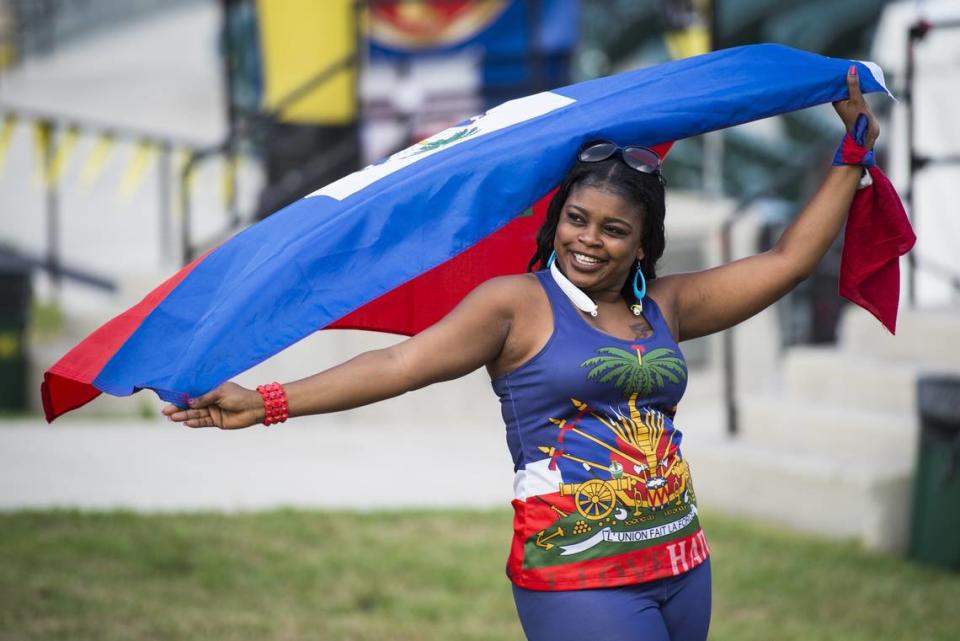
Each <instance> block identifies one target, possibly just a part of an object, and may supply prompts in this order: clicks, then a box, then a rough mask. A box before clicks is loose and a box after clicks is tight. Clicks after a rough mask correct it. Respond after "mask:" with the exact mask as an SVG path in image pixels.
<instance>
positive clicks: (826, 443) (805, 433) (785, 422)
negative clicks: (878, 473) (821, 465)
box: [738, 394, 917, 464]
mask: <svg viewBox="0 0 960 641" xmlns="http://www.w3.org/2000/svg"><path fill="white" fill-rule="evenodd" d="M738 408H739V412H740V422H739V429H740V434H739V435H740V436H741V437H742V438H743V440H745V441H747V442H749V443H751V444H756V445H760V446H764V447H768V448H770V449H774V450H778V451H783V452H793V453H797V454H803V455H811V456H816V457H820V458H829V459H831V460H834V461H837V462H838V463H843V464H845V463H847V462H860V461H864V460H867V459H869V458H870V457H873V458H876V459H882V460H884V461H889V460H892V459H904V460H910V461H912V460H913V458H914V455H915V454H916V446H917V419H916V417H915V416H914V415H913V414H911V413H908V412H903V411H896V412H894V411H878V410H869V409H861V408H859V407H851V406H847V405H843V404H841V403H836V404H829V403H823V402H818V401H815V400H808V399H803V398H799V397H797V396H794V395H792V394H786V395H784V396H782V397H777V396H745V397H742V398H741V399H740V403H739V406H738Z"/></svg>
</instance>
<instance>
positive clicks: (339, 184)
mask: <svg viewBox="0 0 960 641" xmlns="http://www.w3.org/2000/svg"><path fill="white" fill-rule="evenodd" d="M849 65H850V61H848V60H840V59H833V58H826V57H823V56H819V55H815V54H811V53H806V52H803V51H798V50H795V49H791V48H788V47H783V46H779V45H752V46H747V47H738V48H734V49H727V50H723V51H717V52H714V53H709V54H706V55H703V56H697V57H694V58H687V59H684V60H678V61H674V62H670V63H666V64H662V65H657V66H654V67H649V68H646V69H640V70H637V71H630V72H626V73H621V74H618V75H614V76H610V77H606V78H600V79H596V80H590V81H587V82H582V83H579V84H575V85H570V86H568V87H563V88H561V89H556V90H553V91H548V92H543V93H539V94H535V95H532V96H528V97H526V98H520V99H518V100H513V101H510V102H507V103H504V104H502V105H500V106H498V107H495V108H493V109H491V110H489V111H488V112H487V113H485V114H483V115H481V116H477V117H475V118H471V119H470V120H468V121H465V122H463V123H460V124H459V125H457V126H455V127H451V128H450V129H447V130H446V131H443V132H441V133H439V134H437V135H435V136H433V137H431V138H428V139H427V140H424V141H422V142H420V143H418V144H416V145H414V146H412V147H410V148H408V149H405V150H403V151H401V152H399V153H397V154H395V155H393V156H391V157H390V158H387V159H386V160H384V161H382V162H380V163H378V164H374V165H371V166H369V167H366V168H365V169H363V170H361V171H358V172H356V173H353V174H351V175H349V176H346V177H345V178H342V179H341V180H338V181H336V182H334V183H332V184H330V185H327V186H326V187H323V188H322V189H319V190H318V191H316V192H314V193H312V194H310V195H309V196H306V197H305V198H303V199H301V200H299V201H298V202H296V203H293V204H292V205H289V206H288V207H286V208H284V209H282V210H280V211H279V212H277V213H276V214H274V215H272V216H270V217H269V218H267V219H266V220H263V221H262V222H260V223H258V224H256V225H254V226H252V227H249V228H247V229H245V230H244V231H242V232H240V233H238V234H237V235H236V236H235V237H233V238H232V239H230V240H229V241H227V242H225V243H223V244H222V245H220V246H218V247H216V248H214V249H212V250H210V251H209V252H208V253H207V254H206V255H204V256H202V257H201V258H198V259H197V260H195V261H194V262H193V263H191V264H190V265H187V266H186V267H184V268H183V269H182V270H181V271H180V272H178V273H177V274H175V275H174V276H173V277H172V278H170V279H169V280H168V281H166V282H165V283H163V284H162V285H160V286H159V287H158V288H157V289H155V290H154V291H153V292H151V293H150V294H148V295H147V296H146V298H144V299H143V300H142V301H141V302H140V303H138V304H137V305H135V306H134V307H132V308H131V309H130V310H128V311H127V312H124V313H123V314H121V315H120V316H118V317H116V318H114V319H113V320H111V321H110V322H108V323H107V324H106V325H104V326H103V327H101V328H100V329H98V330H96V331H95V332H94V333H93V334H91V335H90V336H89V337H88V338H87V339H85V340H84V341H83V342H81V343H80V344H79V345H77V346H76V347H75V348H74V349H72V350H71V351H70V352H69V353H68V354H67V355H66V356H64V357H63V358H62V359H61V360H60V361H58V362H57V363H56V364H55V365H53V367H51V368H50V370H48V371H47V372H46V373H45V374H44V382H43V385H42V388H41V389H42V396H43V404H44V411H45V413H46V417H47V420H50V421H52V420H53V419H54V418H56V417H57V416H59V415H60V414H63V413H64V412H67V411H69V410H71V409H74V408H77V407H79V406H81V405H83V404H85V403H87V402H89V401H90V400H92V399H93V398H95V397H96V396H98V395H99V394H100V393H101V392H106V393H108V394H113V395H116V396H124V395H129V394H132V393H134V392H136V391H138V390H141V389H152V390H154V391H155V392H156V393H157V395H158V396H160V398H162V399H164V400H166V401H170V402H173V403H178V404H181V405H182V404H183V403H184V402H185V400H186V398H188V397H193V396H197V395H200V394H203V393H205V392H207V391H209V390H210V389H212V388H214V387H216V386H217V385H219V384H220V383H222V382H224V381H226V380H228V379H229V378H231V377H233V376H235V375H237V374H239V373H240V372H243V371H244V370H246V369H248V368H250V367H252V366H253V365H255V364H257V363H259V362H261V361H263V360H265V359H266V358H268V357H270V356H271V355H273V354H276V353H277V352H279V351H281V350H283V349H284V348H286V347H288V346H290V345H292V344H293V343H295V342H297V341H299V340H300V339H302V338H304V337H305V336H307V335H309V334H311V333H313V332H315V331H317V330H319V329H329V328H357V329H373V330H378V331H387V332H396V333H400V334H413V333H415V332H417V331H419V330H421V329H423V328H425V327H426V326H428V325H430V324H431V323H433V322H435V321H436V320H438V319H439V318H440V317H442V316H443V315H444V314H445V313H446V312H447V311H449V310H450V309H451V308H452V307H453V306H454V305H456V303H457V302H458V301H459V300H460V299H461V298H462V297H463V295H465V294H466V293H467V292H468V291H470V290H471V289H472V288H473V287H475V286H476V285H477V284H479V283H480V282H482V281H483V280H486V279H488V278H490V277H492V276H496V275H501V274H509V273H519V272H522V271H524V270H525V269H526V264H527V261H528V259H529V257H530V256H531V255H532V253H533V250H534V247H535V244H534V241H533V238H534V235H535V232H536V229H537V228H538V227H539V225H540V222H541V220H542V217H543V210H544V203H543V199H544V197H545V196H546V195H547V194H549V192H550V191H551V190H553V189H554V188H555V186H556V185H557V184H558V183H559V182H560V180H561V179H562V177H563V176H564V174H565V173H566V171H567V170H568V169H569V168H570V167H571V165H572V163H573V160H574V157H575V155H576V152H577V150H578V149H579V147H580V146H581V145H582V144H583V143H584V142H586V141H589V140H592V139H598V138H603V139H609V140H613V141H617V142H620V143H621V144H624V143H633V144H641V145H647V146H654V145H666V144H669V143H670V142H671V141H674V140H678V139H680V138H686V137H689V136H696V135H699V134H702V133H705V132H708V131H712V130H715V129H722V128H724V127H730V126H733V125H737V124H740V123H744V122H749V121H752V120H757V119H759V118H766V117H768V116H773V115H776V114H781V113H784V112H788V111H793V110H796V109H803V108H805V107H809V106H812V105H818V104H822V103H826V102H831V101H836V100H840V99H844V98H846V97H847V88H846V74H847V68H848V67H849ZM857 66H858V70H859V75H860V84H861V89H862V91H863V92H864V93H867V92H876V91H886V88H885V87H884V85H883V78H882V74H881V72H880V70H879V69H878V68H877V67H876V66H875V65H872V64H870V63H857ZM661 149H662V148H661ZM535 203H539V204H538V205H537V206H534V207H533V208H532V211H533V213H532V215H531V214H530V210H531V205H533V204H535Z"/></svg>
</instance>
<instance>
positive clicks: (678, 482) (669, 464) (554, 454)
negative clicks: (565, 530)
mask: <svg viewBox="0 0 960 641" xmlns="http://www.w3.org/2000/svg"><path fill="white" fill-rule="evenodd" d="M539 449H540V451H541V452H543V453H544V454H547V455H549V456H550V457H551V458H553V459H554V460H555V459H557V458H565V459H567V460H570V461H575V462H577V463H579V464H581V465H582V466H583V467H584V468H585V469H586V470H588V471H591V470H599V471H603V472H607V473H609V474H610V476H611V478H610V479H599V478H593V479H588V480H586V481H583V482H580V483H561V484H560V496H572V497H573V503H574V505H575V506H576V508H577V512H579V513H580V515H581V516H583V517H584V518H585V519H588V520H591V521H599V520H601V519H604V518H606V517H608V516H610V514H611V513H612V512H613V510H614V509H615V508H616V507H617V504H618V503H619V504H621V505H624V506H627V507H631V508H633V515H634V516H638V515H640V514H641V513H642V511H643V510H646V511H657V510H661V509H663V508H665V507H667V506H668V505H680V504H681V503H683V502H684V494H685V493H686V492H687V488H688V486H689V484H688V480H689V478H690V471H689V468H688V466H687V462H686V461H685V460H683V459H681V458H679V457H675V458H672V459H669V460H664V461H661V462H660V464H657V465H656V466H655V468H654V469H652V470H651V469H650V468H649V467H646V466H645V465H643V464H638V465H634V466H633V473H631V472H627V471H625V470H624V469H623V466H622V465H621V464H620V463H619V462H617V461H614V462H612V463H611V464H610V465H601V464H599V463H595V462H593V461H588V460H587V459H584V458H580V457H577V456H573V455H571V454H567V453H566V452H564V451H563V450H560V449H557V448H555V447H540V448H539Z"/></svg>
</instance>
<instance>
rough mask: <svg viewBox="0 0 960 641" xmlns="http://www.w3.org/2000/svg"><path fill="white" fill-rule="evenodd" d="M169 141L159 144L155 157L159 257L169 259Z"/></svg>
mask: <svg viewBox="0 0 960 641" xmlns="http://www.w3.org/2000/svg"><path fill="white" fill-rule="evenodd" d="M170 155H171V154H170V143H166V142H165V143H162V144H161V145H160V157H159V158H158V159H157V197H158V198H157V199H158V201H159V207H158V209H159V216H160V218H159V236H160V259H161V260H169V259H170V258H171V257H172V256H173V251H172V248H171V245H172V243H173V229H172V225H173V220H172V218H173V212H172V211H171V208H170V205H171V203H170V188H171V185H170V163H171V159H170Z"/></svg>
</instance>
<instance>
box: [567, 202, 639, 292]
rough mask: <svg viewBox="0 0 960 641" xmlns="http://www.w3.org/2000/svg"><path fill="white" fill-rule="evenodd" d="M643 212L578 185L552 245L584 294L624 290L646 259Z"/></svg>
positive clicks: (569, 277)
mask: <svg viewBox="0 0 960 641" xmlns="http://www.w3.org/2000/svg"><path fill="white" fill-rule="evenodd" d="M642 223H643V221H642V218H641V211H640V208H639V207H638V206H637V205H635V204H632V203H630V202H627V201H626V200H624V199H623V198H622V197H620V196H618V195H617V194H615V193H613V192H610V191H607V190H605V189H602V188H598V187H590V186H577V187H574V188H573V189H572V190H571V191H570V195H569V196H568V197H567V201H566V202H565V203H564V205H563V209H561V211H560V220H559V221H558V222H557V234H556V236H555V237H554V240H553V246H554V250H555V251H556V253H557V258H556V260H557V265H558V267H560V270H561V271H562V272H563V273H564V275H565V276H566V277H567V278H568V279H570V282H572V283H573V284H574V285H576V286H577V287H579V288H580V289H582V290H584V291H591V290H593V291H597V290H604V289H609V290H611V291H617V292H619V291H620V288H621V287H622V286H623V283H624V281H625V280H626V278H627V275H628V274H629V273H630V269H631V268H632V267H633V264H634V263H635V262H636V261H637V260H640V259H642V258H643V250H642V249H641V248H640V241H641V238H642V228H643V224H642Z"/></svg>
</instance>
